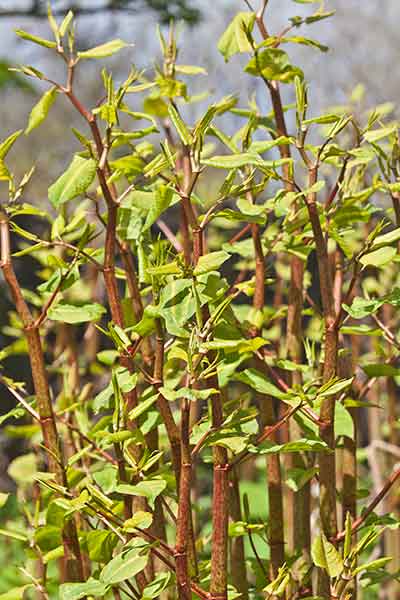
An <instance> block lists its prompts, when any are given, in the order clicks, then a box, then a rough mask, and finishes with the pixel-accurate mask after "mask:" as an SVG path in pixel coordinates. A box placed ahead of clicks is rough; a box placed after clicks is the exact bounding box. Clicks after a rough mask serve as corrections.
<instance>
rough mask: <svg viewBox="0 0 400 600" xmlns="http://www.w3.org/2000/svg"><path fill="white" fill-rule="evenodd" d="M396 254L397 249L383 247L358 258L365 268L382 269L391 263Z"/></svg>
mask: <svg viewBox="0 0 400 600" xmlns="http://www.w3.org/2000/svg"><path fill="white" fill-rule="evenodd" d="M396 254H397V248H392V247H391V246H385V247H384V248H379V249H378V250H374V251H373V252H368V254H364V255H363V256H362V257H361V258H360V263H361V264H362V265H364V267H366V266H372V267H382V266H383V265H386V264H387V263H389V262H391V261H392V260H393V258H394V257H395V256H396Z"/></svg>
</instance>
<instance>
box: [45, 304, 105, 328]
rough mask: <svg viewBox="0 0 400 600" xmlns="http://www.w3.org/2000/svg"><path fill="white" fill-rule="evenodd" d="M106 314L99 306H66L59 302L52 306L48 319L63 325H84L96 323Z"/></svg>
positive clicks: (102, 307)
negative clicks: (91, 322) (90, 322)
mask: <svg viewBox="0 0 400 600" xmlns="http://www.w3.org/2000/svg"><path fill="white" fill-rule="evenodd" d="M105 312H106V309H105V308H104V306H101V304H97V303H95V302H94V303H92V304H82V305H75V304H67V303H66V302H59V303H58V304H56V305H55V306H52V307H51V308H50V309H49V311H48V316H49V319H52V320H53V321H63V322H64V323H71V324H74V323H86V322H87V321H97V320H98V319H100V318H101V316H102V315H104V313H105Z"/></svg>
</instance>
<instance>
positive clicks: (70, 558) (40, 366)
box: [0, 212, 83, 581]
mask: <svg viewBox="0 0 400 600" xmlns="http://www.w3.org/2000/svg"><path fill="white" fill-rule="evenodd" d="M0 246H1V263H0V264H1V268H2V271H3V275H4V279H5V281H6V283H7V285H8V287H9V290H10V292H11V295H12V297H13V300H14V304H15V308H16V310H17V312H18V315H19V317H20V319H21V321H22V324H23V327H24V333H25V337H26V341H27V344H28V354H29V360H30V365H31V373H32V379H33V387H34V390H35V396H36V402H37V409H38V413H39V416H40V426H41V430H42V435H43V442H44V446H45V448H46V449H47V450H48V453H47V454H48V463H49V469H50V471H51V472H52V473H54V475H55V477H56V481H57V483H58V485H60V486H63V487H67V478H66V473H65V468H64V463H63V456H62V450H61V447H60V442H59V439H60V438H59V436H58V431H57V426H56V421H55V417H54V412H53V406H52V402H51V397H50V389H49V383H48V378H47V372H46V367H45V360H44V355H43V349H42V343H41V339H40V332H39V329H38V327H37V326H36V325H35V322H34V319H33V317H32V314H31V311H30V309H29V307H28V305H27V304H26V302H25V300H24V298H23V295H22V291H21V287H20V285H19V282H18V279H17V277H16V275H15V271H14V267H13V264H12V261H11V253H10V232H9V223H8V218H7V215H6V214H5V213H3V212H0ZM62 536H63V546H64V565H65V574H66V579H67V580H68V581H82V579H83V563H82V557H81V553H80V546H79V541H78V534H77V530H76V524H75V520H73V519H71V520H69V521H67V522H66V523H65V525H64V527H63V532H62Z"/></svg>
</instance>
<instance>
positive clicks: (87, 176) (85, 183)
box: [49, 155, 97, 208]
mask: <svg viewBox="0 0 400 600" xmlns="http://www.w3.org/2000/svg"><path fill="white" fill-rule="evenodd" d="M96 169H97V165H96V161H95V160H93V159H92V158H90V159H87V158H82V157H81V156H78V155H75V156H74V158H73V161H72V162H71V164H70V166H69V167H68V169H67V170H66V171H65V173H63V175H61V177H59V178H58V179H57V181H56V182H55V183H53V185H52V186H50V188H49V199H50V202H51V203H52V204H53V206H55V207H56V208H58V207H59V206H61V205H62V204H65V202H68V201H69V200H73V199H74V198H76V197H77V196H80V194H83V193H84V192H86V190H87V189H88V187H89V186H90V185H91V183H92V182H93V180H94V178H95V175H96Z"/></svg>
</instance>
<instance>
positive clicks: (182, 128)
mask: <svg viewBox="0 0 400 600" xmlns="http://www.w3.org/2000/svg"><path fill="white" fill-rule="evenodd" d="M168 114H169V116H170V119H171V121H172V123H173V124H174V127H175V129H176V131H177V132H178V135H179V137H180V139H181V141H182V143H183V144H184V145H185V146H190V145H191V144H192V142H193V139H192V136H191V135H190V132H189V130H188V128H187V127H186V125H185V123H184V122H183V120H182V119H181V116H180V115H179V113H178V111H177V110H176V108H175V106H173V104H170V105H169V106H168Z"/></svg>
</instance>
